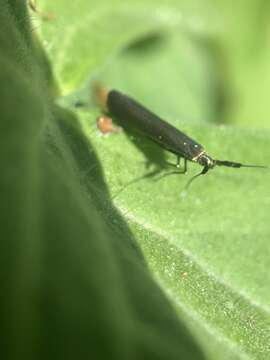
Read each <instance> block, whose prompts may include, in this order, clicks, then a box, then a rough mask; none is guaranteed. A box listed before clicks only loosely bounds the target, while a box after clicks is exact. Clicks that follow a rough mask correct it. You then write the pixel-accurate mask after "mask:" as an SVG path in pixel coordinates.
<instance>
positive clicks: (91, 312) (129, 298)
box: [0, 2, 204, 359]
mask: <svg viewBox="0 0 270 360" xmlns="http://www.w3.org/2000/svg"><path fill="white" fill-rule="evenodd" d="M5 5H6V7H5V9H6V10H7V11H6V13H4V15H3V16H2V18H1V17H0V19H1V21H0V24H1V25H2V26H3V27H5V28H6V29H9V27H10V30H11V31H10V34H11V36H10V39H9V42H5V41H4V40H3V41H2V42H0V48H1V53H0V80H1V85H2V86H1V90H0V95H1V96H0V99H1V101H0V104H1V114H2V115H1V130H2V131H1V141H0V144H1V153H0V161H1V164H2V173H1V178H0V179H1V180H0V186H1V194H2V198H1V200H2V201H1V209H0V211H1V217H2V220H3V221H2V223H1V251H0V257H1V261H0V273H1V274H2V276H1V293H2V295H3V296H1V300H0V309H1V325H0V329H1V335H2V337H1V338H2V339H3V341H2V343H1V345H2V346H1V354H2V356H3V358H5V359H18V358H22V357H25V358H26V357H27V358H28V359H37V358H38V359H67V358H85V357H86V358H93V359H105V358H111V359H130V358H133V357H138V358H149V359H151V358H153V359H164V358H165V357H166V358H168V359H178V358H179V356H180V357H183V358H187V357H189V358H191V359H202V358H204V356H203V354H202V352H201V350H199V348H198V346H197V345H196V343H195V341H194V340H193V338H192V337H191V335H190V334H189V331H188V330H187V329H186V326H185V325H184V324H183V323H181V322H180V320H179V319H178V318H177V316H176V312H175V310H174V309H173V307H172V305H171V304H170V303H169V302H168V300H167V299H166V297H165V296H164V294H163V292H162V291H161V290H160V288H159V287H158V286H157V285H156V283H155V282H154V281H153V279H152V276H151V273H150V271H149V270H148V268H147V266H146V264H145V261H144V258H143V256H142V253H141V251H140V250H139V248H138V245H137V243H136V241H135V239H134V237H133V235H132V233H131V232H130V230H129V228H128V227H127V226H126V224H125V222H124V220H123V218H122V217H121V215H120V214H119V212H118V211H117V209H115V207H114V206H113V205H112V204H111V202H110V201H109V198H108V189H107V185H106V183H105V182H104V178H103V173H102V169H101V167H100V164H99V161H98V159H97V156H96V154H95V151H94V149H93V148H92V147H91V145H90V144H89V143H88V141H87V139H86V138H85V135H84V134H83V133H82V131H81V129H80V125H79V122H78V120H77V118H76V116H75V115H74V114H73V113H72V112H70V111H68V110H65V109H62V108H61V107H59V106H58V105H56V104H54V103H53V102H52V92H51V87H50V86H46V85H48V84H47V83H46V81H45V79H47V81H48V78H47V77H46V74H48V71H47V66H48V62H47V61H41V59H45V60H46V57H45V54H44V53H42V51H41V48H39V51H41V53H38V51H37V48H36V43H35V41H36V40H35V39H34V38H32V35H30V36H29V38H28V37H27V36H26V35H27V34H26V30H25V29H28V28H27V26H26V25H25V27H24V26H22V30H21V32H20V31H19V29H18V27H17V25H16V23H14V22H12V19H13V17H14V16H15V13H16V14H17V12H15V11H14V9H13V8H12V7H10V8H9V6H8V5H9V3H7V2H6V3H5ZM16 10H17V11H18V17H19V20H21V21H26V22H27V18H26V17H25V7H22V10H23V11H22V12H20V10H19V7H16ZM16 16H17V15H16ZM12 30H13V31H12ZM30 34H31V32H30ZM17 43H18V44H19V46H18V47H16V48H12V46H11V45H10V44H17ZM16 49H17V51H18V52H16ZM11 54H12V56H11ZM22 54H23V57H22V58H21V56H22ZM52 83H53V79H52ZM146 294H148V295H147V296H145V295H146Z"/></svg>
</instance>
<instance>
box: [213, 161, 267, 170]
mask: <svg viewBox="0 0 270 360" xmlns="http://www.w3.org/2000/svg"><path fill="white" fill-rule="evenodd" d="M215 165H218V166H227V167H232V168H240V167H250V168H261V169H270V167H269V166H264V165H245V164H241V163H237V162H234V161H227V160H215Z"/></svg>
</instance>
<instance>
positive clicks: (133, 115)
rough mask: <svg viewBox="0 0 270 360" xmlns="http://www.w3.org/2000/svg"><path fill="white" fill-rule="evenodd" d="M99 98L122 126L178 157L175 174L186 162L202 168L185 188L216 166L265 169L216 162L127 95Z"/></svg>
mask: <svg viewBox="0 0 270 360" xmlns="http://www.w3.org/2000/svg"><path fill="white" fill-rule="evenodd" d="M100 94H101V95H102V96H101V97H100V98H102V102H103V107H104V108H105V109H106V110H107V111H108V112H109V113H110V114H112V115H113V116H115V117H116V118H118V119H119V120H121V122H122V123H123V126H124V124H125V123H127V124H129V125H131V126H133V127H135V128H136V129H137V130H139V131H140V132H141V133H142V134H143V135H144V136H146V137H148V138H150V139H151V140H152V141H154V142H155V143H157V144H158V145H159V146H161V147H162V148H164V149H165V150H167V151H169V152H171V153H173V154H175V155H176V156H177V162H176V164H175V167H176V168H177V169H178V171H176V172H174V173H186V172H187V161H192V162H195V163H198V164H199V165H201V166H202V167H203V169H202V171H201V172H200V173H198V174H197V175H195V176H193V177H192V178H191V179H190V180H189V182H188V183H187V187H188V186H189V185H190V184H191V182H192V181H193V180H194V179H195V178H197V177H198V176H201V175H204V174H206V173H207V172H208V171H209V170H210V169H213V168H214V167H215V166H227V167H232V168H240V167H253V168H265V169H266V168H268V169H269V167H268V166H262V165H246V164H242V163H239V162H234V161H228V160H217V159H213V158H212V157H211V156H209V155H208V154H207V153H206V151H205V149H204V147H203V146H202V145H201V144H199V143H198V142H197V141H195V140H193V139H192V138H190V137H189V136H187V135H186V134H185V133H183V132H182V131H180V130H178V129H177V128H175V127H174V126H172V125H170V124H169V123H167V122H166V121H164V120H162V119H161V118H160V117H158V116H157V115H155V114H154V113H152V112H151V111H150V110H148V109H146V108H145V107H144V106H142V105H141V104H139V103H138V102H137V101H135V100H133V99H132V98H130V97H129V96H127V95H124V94H122V93H120V92H119V91H117V90H111V91H108V92H105V91H104V89H102V91H100ZM181 158H182V159H184V168H183V170H182V171H180V160H181Z"/></svg>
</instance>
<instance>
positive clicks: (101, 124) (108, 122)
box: [97, 115, 122, 135]
mask: <svg viewBox="0 0 270 360" xmlns="http://www.w3.org/2000/svg"><path fill="white" fill-rule="evenodd" d="M97 127H98V129H99V130H100V131H101V132H102V134H104V135H105V134H109V133H119V132H120V131H122V128H121V127H119V126H115V125H114V124H113V122H112V119H111V118H110V117H109V116H106V115H103V116H100V117H99V118H97Z"/></svg>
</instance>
